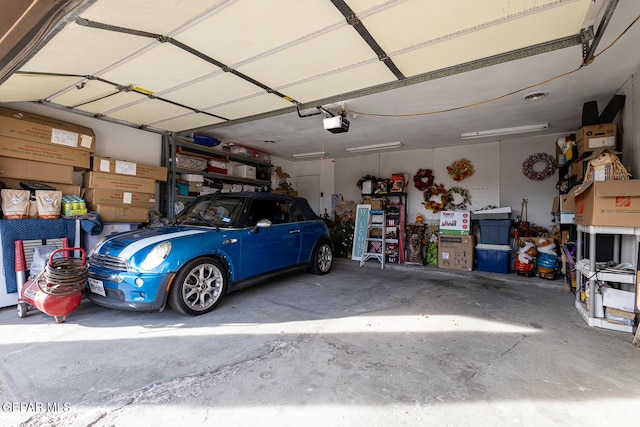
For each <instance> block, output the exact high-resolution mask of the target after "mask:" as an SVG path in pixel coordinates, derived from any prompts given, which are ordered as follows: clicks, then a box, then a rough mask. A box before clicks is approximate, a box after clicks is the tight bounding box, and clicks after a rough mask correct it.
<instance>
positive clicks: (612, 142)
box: [576, 123, 618, 154]
mask: <svg viewBox="0 0 640 427" xmlns="http://www.w3.org/2000/svg"><path fill="white" fill-rule="evenodd" d="M617 132H618V128H617V126H616V124H615V123H606V124H600V125H593V126H584V127H582V128H580V130H578V132H576V143H577V145H578V152H579V153H580V154H582V153H584V152H585V151H587V152H588V151H593V150H595V149H597V148H603V147H608V148H616V134H617Z"/></svg>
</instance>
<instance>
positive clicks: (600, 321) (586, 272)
mask: <svg viewBox="0 0 640 427" xmlns="http://www.w3.org/2000/svg"><path fill="white" fill-rule="evenodd" d="M576 228H577V233H578V235H577V237H578V239H577V240H578V242H577V243H578V247H577V261H580V259H582V258H583V248H584V235H585V234H586V235H587V236H588V238H589V254H588V259H589V265H588V266H586V265H584V264H578V263H576V275H577V282H578V283H577V287H576V301H575V307H576V309H577V310H578V312H579V313H580V314H581V315H582V317H583V318H584V320H585V322H587V324H588V325H589V326H595V327H599V328H604V329H612V330H616V331H622V332H633V331H634V329H635V327H634V326H627V325H619V324H616V323H610V322H607V321H606V319H604V318H602V317H597V316H596V312H595V288H596V283H597V282H598V281H605V282H614V283H624V284H631V285H635V284H636V275H637V273H636V271H637V267H638V266H637V265H636V266H634V273H633V274H626V273H615V272H607V271H602V270H598V268H597V266H596V236H597V235H598V234H610V235H613V236H614V244H613V254H612V255H613V261H614V262H616V263H619V262H620V237H621V236H622V235H632V236H635V240H636V241H635V251H636V253H635V254H634V257H633V259H634V260H637V259H638V253H637V251H638V244H639V243H640V227H610V226H594V225H577V226H576ZM587 284H588V289H589V295H588V299H589V302H590V303H589V308H588V309H587V307H586V305H585V304H584V303H583V302H582V301H580V294H581V290H582V289H583V285H587Z"/></svg>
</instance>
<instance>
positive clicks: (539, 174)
mask: <svg viewBox="0 0 640 427" xmlns="http://www.w3.org/2000/svg"><path fill="white" fill-rule="evenodd" d="M542 162H544V169H543V170H541V171H536V170H535V169H534V168H533V166H534V165H535V164H537V163H542ZM555 171H556V159H555V158H554V157H553V156H552V155H551V154H547V153H537V154H532V155H530V156H529V157H528V158H527V160H525V161H524V162H522V173H523V174H524V176H526V177H527V178H529V179H531V180H533V181H543V180H545V179H547V178H549V177H550V176H551V175H553V174H554V173H555Z"/></svg>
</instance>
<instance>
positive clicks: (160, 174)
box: [83, 156, 167, 223]
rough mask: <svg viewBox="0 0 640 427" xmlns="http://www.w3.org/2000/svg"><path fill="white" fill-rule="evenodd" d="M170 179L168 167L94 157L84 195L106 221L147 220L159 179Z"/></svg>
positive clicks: (86, 179) (153, 203)
mask: <svg viewBox="0 0 640 427" xmlns="http://www.w3.org/2000/svg"><path fill="white" fill-rule="evenodd" d="M166 180H167V169H166V168H165V167H162V166H153V165H147V164H142V163H136V162H130V161H125V160H116V159H111V158H106V157H98V156H94V157H92V158H91V170H90V171H89V172H87V173H85V175H84V188H83V195H84V198H85V200H86V201H87V205H88V207H89V209H90V210H92V211H94V212H97V213H98V214H99V215H100V217H101V218H102V220H103V221H105V222H128V223H133V222H147V221H148V220H149V209H151V208H153V207H155V201H156V200H155V197H156V186H157V182H158V181H162V182H165V181H166Z"/></svg>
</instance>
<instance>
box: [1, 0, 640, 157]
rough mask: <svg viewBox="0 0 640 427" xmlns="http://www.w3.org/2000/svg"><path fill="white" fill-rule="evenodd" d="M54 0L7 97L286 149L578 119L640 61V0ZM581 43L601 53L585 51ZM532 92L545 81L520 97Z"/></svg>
mask: <svg viewBox="0 0 640 427" xmlns="http://www.w3.org/2000/svg"><path fill="white" fill-rule="evenodd" d="M9 3H18V2H9ZM23 3H27V4H28V2H23ZM38 3H40V4H42V3H49V4H51V3H53V2H51V1H49V2H42V1H40V2H38V1H33V2H31V6H33V5H34V4H38ZM57 3H58V5H59V9H58V11H57V14H54V15H53V16H49V18H48V21H47V24H46V25H45V24H44V23H40V24H39V26H40V27H41V28H43V29H46V31H45V30H42V31H40V34H33V31H32V32H31V34H28V33H27V32H25V35H24V36H23V38H22V39H21V40H22V42H24V41H25V40H26V39H27V38H29V40H30V41H31V43H30V45H26V44H25V43H23V45H24V46H23V48H22V49H21V52H19V53H16V52H15V50H14V51H13V52H12V53H11V55H6V56H5V57H4V58H3V60H2V62H0V72H1V74H0V102H2V103H11V102H18V101H34V102H41V103H46V104H47V105H49V106H52V107H58V108H64V109H71V110H72V111H74V112H77V113H79V114H84V115H90V116H94V117H99V118H101V119H104V120H109V121H114V122H117V123H122V124H125V125H128V126H134V127H140V128H144V129H147V130H150V131H154V132H161V133H178V134H183V135H191V134H193V133H199V134H208V135H211V136H215V137H218V138H219V139H221V140H223V141H225V142H238V143H241V144H245V145H249V146H252V147H254V148H258V149H261V150H265V151H269V152H271V153H272V154H274V155H275V156H277V157H281V158H286V159H292V155H293V154H294V153H305V152H318V151H322V152H325V153H327V157H343V156H346V155H348V153H346V151H345V149H346V148H349V147H354V146H362V145H368V144H378V143H384V142H390V141H402V143H403V145H402V147H401V149H418V148H431V147H438V146H451V145H460V144H462V141H461V139H460V134H461V133H463V132H470V131H475V130H482V129H490V128H504V127H510V126H521V125H528V124H535V123H548V124H549V130H548V131H547V132H549V133H562V132H571V131H573V130H575V129H577V128H578V127H580V125H581V114H582V104H583V103H584V102H587V101H591V100H596V101H600V103H601V104H600V105H601V107H604V105H605V104H606V103H607V102H608V101H609V99H610V98H611V97H612V96H613V95H614V94H615V93H616V91H617V90H618V89H619V88H620V86H621V85H622V84H623V83H624V82H625V81H626V80H627V79H628V77H629V76H630V75H631V74H632V73H633V72H634V71H635V70H637V69H638V67H639V66H640V55H639V54H638V50H637V48H636V46H637V43H638V42H639V41H640V31H639V30H638V28H637V25H632V26H631V28H630V29H628V30H626V29H627V28H628V27H629V26H630V25H631V24H632V23H633V22H635V21H634V20H636V19H637V16H638V15H639V14H640V4H639V3H640V2H637V1H636V0H620V1H605V0H486V1H477V0H451V1H446V2H444V1H427V0H305V1H299V0H270V1H263V0H219V1H215V0H190V1H180V0H137V1H132V0H94V1H78V0H76V1H66V2H57ZM60 5H63V6H64V7H62V6H60ZM609 18H610V19H609ZM16 21H17V22H19V18H18V19H16ZM590 26H593V30H592V33H593V34H595V35H596V38H595V39H593V38H591V37H589V36H588V35H589V32H588V31H587V32H584V31H583V30H584V29H589V27H590ZM605 27H606V28H605ZM625 30H626V32H625ZM14 32H15V28H14ZM620 35H622V37H620V38H619V39H617V41H616V38H617V37H618V36H620ZM5 41H6V40H3V42H5ZM614 41H615V43H614ZM612 43H614V44H613V45H612V47H611V48H610V49H608V50H607V51H606V52H604V53H602V55H601V56H600V55H599V54H600V52H603V50H604V49H605V48H606V47H607V46H609V45H610V44H612ZM596 44H597V46H596ZM590 50H591V51H590ZM0 52H2V50H0ZM585 52H590V53H591V54H593V53H595V55H594V56H595V60H594V61H593V62H589V63H588V64H584V66H582V65H583V64H582V61H583V57H584V55H585ZM533 92H542V93H545V94H546V95H547V96H546V97H544V98H543V99H539V100H534V101H525V100H524V97H525V95H528V94H531V93H533ZM317 107H322V108H320V109H318V108H317ZM340 111H344V112H345V114H346V118H347V119H348V120H349V121H350V122H351V126H350V130H349V132H346V133H340V134H333V133H329V132H327V131H325V130H324V129H323V125H322V118H323V117H324V116H326V115H327V114H338V113H339V112H340ZM327 112H328V113H327ZM319 113H322V114H319ZM538 134H539V133H538ZM494 139H495V138H494ZM272 141H273V142H275V143H272ZM485 141H486V139H485ZM474 142H483V140H482V139H479V140H475V141H474ZM467 143H468V141H465V142H464V144H467Z"/></svg>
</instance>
